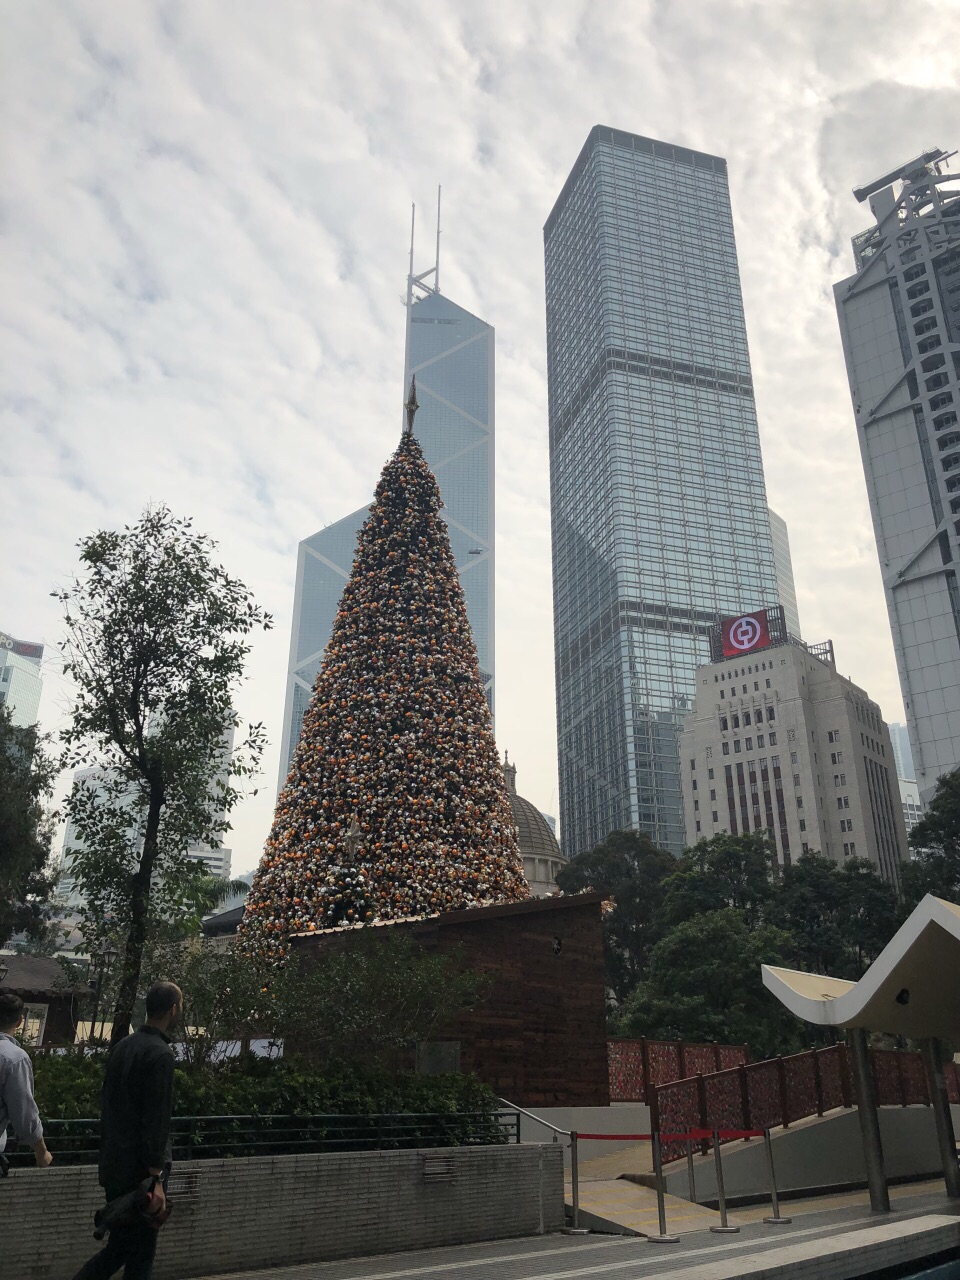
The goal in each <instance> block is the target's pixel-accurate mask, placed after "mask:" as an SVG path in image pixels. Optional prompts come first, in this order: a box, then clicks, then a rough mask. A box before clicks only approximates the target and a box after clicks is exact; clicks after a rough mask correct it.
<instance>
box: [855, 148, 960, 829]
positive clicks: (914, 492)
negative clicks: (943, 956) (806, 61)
mask: <svg viewBox="0 0 960 1280" xmlns="http://www.w3.org/2000/svg"><path fill="white" fill-rule="evenodd" d="M947 159H948V157H947V154H946V152H943V151H939V150H933V151H929V152H927V153H926V154H924V155H922V156H918V157H917V158H916V159H915V160H913V161H910V162H909V163H908V164H906V165H904V166H902V168H899V169H895V170H893V171H891V172H890V173H887V174H885V175H884V176H883V177H881V178H878V179H877V181H876V182H874V183H871V184H870V185H869V186H868V187H866V188H861V189H859V190H857V191H855V192H854V195H855V196H856V198H857V199H858V200H861V201H862V200H869V202H870V210H871V212H872V213H873V216H874V219H875V222H874V225H873V226H872V227H870V228H868V230H866V231H864V232H862V233H861V234H860V235H858V236H855V237H854V241H853V252H854V258H855V261H856V268H857V269H856V274H854V275H852V276H849V277H848V278H847V279H846V280H841V281H840V282H839V284H837V285H836V286H835V287H834V295H835V298H836V303H837V313H838V316H839V319H840V333H841V337H842V339H843V351H844V356H845V357H846V363H847V374H848V376H849V379H850V392H851V395H852V397H853V405H854V413H855V414H856V421H857V437H858V439H859V443H860V452H861V454H862V456H863V470H864V476H865V478H866V482H867V494H868V496H869V498H870V514H871V516H872V517H873V530H874V535H875V537H876V540H877V554H878V556H879V558H880V571H881V573H882V575H883V586H884V592H885V595H886V600H887V612H888V614H889V618H890V629H891V631H892V633H893V647H894V652H895V653H896V657H897V670H898V672H899V675H900V688H901V690H902V692H903V705H904V709H905V710H906V713H907V724H908V726H909V729H910V745H911V748H912V755H913V766H914V770H915V773H914V775H913V776H914V777H915V778H916V782H917V785H918V787H919V790H920V797H921V799H922V800H923V802H924V803H925V804H926V803H929V801H930V798H931V796H932V795H933V793H934V791H935V789H936V785H937V779H938V778H939V777H940V776H941V775H942V774H944V773H950V772H952V771H953V770H954V769H956V768H957V767H958V765H960V585H958V580H957V570H958V568H960V424H958V419H957V414H958V413H960V175H957V174H949V173H944V172H943V171H942V170H943V162H944V161H946V160H947Z"/></svg>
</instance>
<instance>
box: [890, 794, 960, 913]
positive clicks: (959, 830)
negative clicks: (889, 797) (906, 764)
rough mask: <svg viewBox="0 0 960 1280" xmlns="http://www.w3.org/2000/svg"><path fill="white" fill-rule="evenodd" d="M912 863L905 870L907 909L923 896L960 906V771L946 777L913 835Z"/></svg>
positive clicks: (904, 890) (911, 833)
mask: <svg viewBox="0 0 960 1280" xmlns="http://www.w3.org/2000/svg"><path fill="white" fill-rule="evenodd" d="M910 844H911V846H912V847H913V851H914V853H913V861H912V862H909V863H907V864H906V866H905V867H904V868H903V873H902V880H903V896H904V900H905V902H906V904H907V906H908V908H911V909H912V908H913V907H915V906H916V905H917V903H918V902H919V901H920V899H921V898H922V897H923V896H924V894H927V893H932V894H933V895H934V897H937V898H946V899H947V901H948V902H960V769H954V771H953V772H952V773H945V774H944V775H943V777H942V778H940V779H939V780H938V782H937V790H936V792H935V794H934V797H933V799H932V800H931V802H930V807H929V809H928V811H927V813H926V815H925V816H924V817H923V818H921V820H920V821H919V822H918V823H917V825H916V826H915V827H914V828H913V830H912V831H911V832H910Z"/></svg>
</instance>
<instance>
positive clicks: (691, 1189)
mask: <svg viewBox="0 0 960 1280" xmlns="http://www.w3.org/2000/svg"><path fill="white" fill-rule="evenodd" d="M687 1199H688V1200H691V1201H692V1202H693V1203H694V1204H696V1202H697V1177H696V1174H695V1173H694V1171H693V1140H692V1139H691V1138H688V1139H687Z"/></svg>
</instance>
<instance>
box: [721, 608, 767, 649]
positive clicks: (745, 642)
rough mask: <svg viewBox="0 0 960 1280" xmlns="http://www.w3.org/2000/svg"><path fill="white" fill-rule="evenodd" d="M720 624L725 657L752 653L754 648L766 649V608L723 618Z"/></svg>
mask: <svg viewBox="0 0 960 1280" xmlns="http://www.w3.org/2000/svg"><path fill="white" fill-rule="evenodd" d="M720 626H721V642H722V645H723V656H724V657H725V658H739V657H740V656H741V655H742V654H744V653H753V651H754V649H766V648H767V647H768V646H769V644H770V620H769V618H768V617H767V611H766V609H758V610H757V611H756V613H742V614H740V616H739V617H738V618H724V619H723V621H722V623H721V624H720Z"/></svg>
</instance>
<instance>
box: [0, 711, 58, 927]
mask: <svg viewBox="0 0 960 1280" xmlns="http://www.w3.org/2000/svg"><path fill="white" fill-rule="evenodd" d="M46 744H47V739H46V738H44V737H42V736H41V735H40V734H39V733H38V732H37V726H36V725H31V726H29V727H28V728H21V727H20V726H18V725H15V724H14V723H13V718H12V716H11V714H10V709H9V707H7V706H5V705H4V704H3V703H0V945H2V944H3V943H4V942H6V941H7V940H8V939H9V938H10V936H11V935H12V934H14V933H20V932H25V933H26V934H27V936H28V938H29V939H30V941H31V942H32V943H33V944H34V945H42V943H43V941H44V938H45V935H46V934H47V933H48V931H49V920H50V914H51V910H52V907H51V904H50V897H51V894H52V892H53V887H54V883H55V878H56V877H55V875H54V873H53V870H52V868H51V867H50V841H51V837H52V832H53V819H52V816H51V815H50V814H49V813H48V812H47V810H46V808H45V801H47V800H48V799H49V797H50V794H51V792H52V790H53V784H54V779H55V777H56V767H55V765H54V763H53V761H52V759H51V758H50V756H49V755H48V753H47V750H46Z"/></svg>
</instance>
